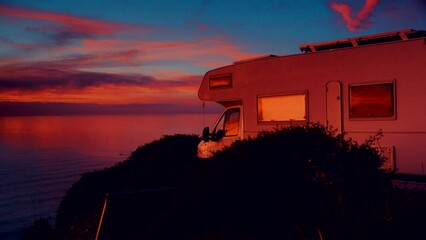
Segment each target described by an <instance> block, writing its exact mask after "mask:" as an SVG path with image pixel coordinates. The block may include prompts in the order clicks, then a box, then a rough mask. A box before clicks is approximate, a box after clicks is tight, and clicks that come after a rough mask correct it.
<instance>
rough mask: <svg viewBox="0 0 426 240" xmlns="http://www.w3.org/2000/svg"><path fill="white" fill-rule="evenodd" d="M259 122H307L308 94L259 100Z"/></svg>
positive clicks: (268, 97) (261, 98)
mask: <svg viewBox="0 0 426 240" xmlns="http://www.w3.org/2000/svg"><path fill="white" fill-rule="evenodd" d="M257 107H258V120H259V121H262V122H263V121H265V122H267V121H306V94H305V93H303V94H293V95H283V96H267V97H259V98H258V99H257Z"/></svg>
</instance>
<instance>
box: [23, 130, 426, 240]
mask: <svg viewBox="0 0 426 240" xmlns="http://www.w3.org/2000/svg"><path fill="white" fill-rule="evenodd" d="M379 137H380V134H379V135H378V136H376V137H373V138H371V139H370V141H367V142H366V143H364V144H357V143H355V142H352V141H351V140H346V138H344V137H343V136H334V134H333V133H332V132H329V131H327V130H326V129H325V128H324V127H322V126H319V125H311V126H307V127H292V128H288V129H281V130H276V131H274V132H269V133H262V134H260V135H259V136H258V137H257V138H256V139H254V140H253V139H250V140H245V141H241V142H236V143H235V144H234V145H233V146H231V147H230V148H228V149H226V150H225V151H222V152H219V153H217V154H216V155H215V156H214V157H213V158H212V159H209V160H202V159H198V158H197V157H196V152H195V151H196V146H197V144H198V142H199V138H198V137H197V136H192V135H191V136H190V135H175V136H167V137H164V138H162V139H160V140H157V141H154V142H152V143H149V144H147V145H144V146H142V147H139V148H138V149H137V150H136V151H135V152H133V154H132V155H131V156H130V157H129V159H128V160H126V161H124V162H122V163H120V164H117V165H115V166H113V167H110V168H108V169H105V170H103V171H97V172H90V173H86V174H84V175H83V176H82V177H81V179H80V180H79V181H78V182H76V183H75V184H74V185H73V187H72V188H71V189H70V190H69V191H68V193H67V195H66V196H65V198H64V199H63V201H62V203H61V205H60V207H59V209H58V215H57V222H56V225H55V226H51V225H50V224H49V222H47V221H46V220H45V219H39V220H37V221H36V222H35V224H34V225H33V226H32V227H30V228H28V229H27V230H26V232H25V234H24V237H23V239H95V236H96V232H97V229H98V225H99V220H100V218H101V214H102V210H103V206H104V200H105V196H106V194H108V197H107V198H106V199H107V202H108V204H107V205H106V206H107V207H106V208H105V212H104V218H103V219H104V221H103V223H102V227H101V229H100V232H99V239H276V238H280V239H426V232H425V230H424V226H426V192H425V191H420V190H416V189H400V188H397V187H393V186H392V184H391V182H390V180H389V175H387V174H385V173H384V172H382V171H381V170H380V169H379V167H380V164H381V161H382V159H381V157H380V154H379V153H377V152H376V151H375V150H374V144H375V142H376V141H379Z"/></svg>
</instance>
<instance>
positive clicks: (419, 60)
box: [198, 29, 426, 175]
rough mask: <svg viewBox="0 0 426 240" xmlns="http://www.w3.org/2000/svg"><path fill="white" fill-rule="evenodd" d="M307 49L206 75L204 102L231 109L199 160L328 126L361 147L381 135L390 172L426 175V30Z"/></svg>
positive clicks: (208, 135) (209, 133)
mask: <svg viewBox="0 0 426 240" xmlns="http://www.w3.org/2000/svg"><path fill="white" fill-rule="evenodd" d="M300 50H301V52H302V53H300V54H295V55H288V56H276V55H267V56H261V57H258V58H254V59H248V60H242V61H237V62H234V63H233V64H232V65H229V66H225V67H221V68H217V69H214V70H211V71H209V72H207V73H206V74H205V76H204V78H203V81H202V83H201V86H200V88H199V92H198V96H199V98H200V99H201V100H203V101H212V102H217V103H218V104H221V105H222V106H224V107H225V110H224V112H223V113H222V115H221V116H220V117H219V118H218V120H217V121H216V123H215V124H214V126H212V127H211V128H209V127H206V128H205V129H204V130H203V140H202V141H201V142H200V143H199V145H198V156H199V157H201V158H209V157H211V156H212V155H213V154H214V152H216V151H218V150H220V149H223V148H224V147H226V146H229V145H230V144H232V143H233V142H234V141H236V140H241V139H247V138H248V137H256V136H257V134H258V133H259V132H260V131H262V130H266V131H268V130H272V129H274V128H277V127H286V126H292V125H304V124H307V123H321V124H323V125H325V126H327V127H330V128H332V129H335V130H336V131H337V132H338V133H342V132H345V133H347V135H348V136H349V137H351V138H352V139H354V140H356V141H358V142H364V141H365V140H366V139H367V138H369V137H370V136H373V135H375V134H376V133H377V132H378V131H382V133H383V135H384V136H383V137H382V138H381V140H380V148H381V150H383V152H384V154H385V157H386V159H387V160H386V163H385V166H384V167H385V168H386V169H387V170H389V171H394V172H398V173H408V174H420V175H425V174H426V122H425V118H426V31H416V30H412V29H408V30H403V31H396V32H388V33H382V34H375V35H369V36H361V37H355V38H348V39H342V40H335V41H329V42H323V43H315V44H307V45H302V46H300Z"/></svg>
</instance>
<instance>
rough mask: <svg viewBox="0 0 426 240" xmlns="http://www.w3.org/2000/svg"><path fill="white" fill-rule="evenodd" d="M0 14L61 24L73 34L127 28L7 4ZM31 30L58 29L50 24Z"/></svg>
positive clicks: (106, 22)
mask: <svg viewBox="0 0 426 240" xmlns="http://www.w3.org/2000/svg"><path fill="white" fill-rule="evenodd" d="M0 15H3V16H8V17H15V18H25V19H31V20H41V21H47V22H51V23H56V24H59V25H61V26H63V27H64V28H65V30H66V32H72V33H75V34H96V35H110V34H113V33H116V32H118V31H122V30H125V29H129V26H128V25H124V24H119V23H114V22H108V21H101V20H96V19H92V18H85V17H77V16H71V15H66V14H57V13H50V12H44V11H38V10H33V9H26V8H16V7H8V6H0ZM123 28H124V29H123ZM29 30H31V28H29ZM32 30H34V31H48V30H58V28H55V27H54V26H50V28H49V27H45V28H38V29H37V28H33V29H32ZM62 31H63V30H62Z"/></svg>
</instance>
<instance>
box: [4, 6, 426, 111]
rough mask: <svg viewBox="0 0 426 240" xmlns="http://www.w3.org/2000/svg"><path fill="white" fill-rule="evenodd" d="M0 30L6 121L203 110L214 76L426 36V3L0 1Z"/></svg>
mask: <svg viewBox="0 0 426 240" xmlns="http://www.w3.org/2000/svg"><path fill="white" fill-rule="evenodd" d="M0 23H1V24H0V115H8V114H17V109H18V108H19V106H25V108H22V109H21V110H22V111H23V112H21V114H25V112H26V111H30V110H31V109H32V108H33V110H34V109H41V108H44V107H47V108H48V107H51V108H63V107H61V106H72V109H73V111H74V112H78V109H79V107H81V109H82V112H84V111H90V109H94V107H93V106H98V105H99V104H100V105H102V106H103V107H104V109H107V108H108V106H112V107H114V109H117V106H119V107H122V108H121V109H127V107H129V106H131V108H132V109H133V110H131V111H142V112H143V111H152V110H153V109H157V110H158V111H160V112H161V111H164V112H173V111H174V110H176V111H177V110H179V111H185V110H188V111H198V110H201V108H202V107H201V106H202V102H201V101H200V100H198V98H197V91H198V87H199V85H200V83H201V80H202V77H203V75H204V73H205V72H206V71H208V70H211V69H214V68H218V67H221V66H225V65H229V64H232V62H234V61H237V60H242V59H247V58H251V57H256V56H260V55H265V54H275V55H288V54H296V53H299V48H298V47H299V46H300V45H302V44H307V43H315V42H323V41H330V40H336V39H343V38H348V37H355V36H362V35H369V34H375V33H382V32H390V31H397V30H403V29H416V30H426V0H300V1H294V0H259V1H254V0H252V1H250V0H249V1H233V0H226V1H223V0H215V1H209V0H200V1H195V0H191V1H189V0H180V1H164V0H152V1H151V0H143V1H142V0H117V1H112V0H91V1H87V0H32V1H29V0H0ZM58 104H59V105H58ZM61 104H62V105H61ZM58 106H59V107H58ZM87 106H91V107H88V108H87ZM135 106H136V107H135ZM84 107H86V110H83V108H84ZM63 109H64V108H63ZM135 109H136V110H135ZM21 110H20V111H21ZM157 110H156V111H157ZM64 111H65V110H64ZM129 111H130V110H129ZM18 112H19V111H18Z"/></svg>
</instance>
